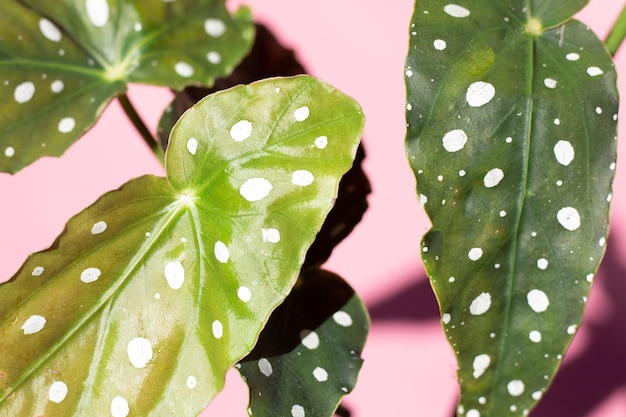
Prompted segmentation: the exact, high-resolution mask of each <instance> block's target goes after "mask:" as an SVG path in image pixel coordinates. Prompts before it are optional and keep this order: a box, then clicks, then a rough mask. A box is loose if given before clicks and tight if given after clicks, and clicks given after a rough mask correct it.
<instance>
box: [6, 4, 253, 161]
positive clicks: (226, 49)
mask: <svg viewBox="0 0 626 417" xmlns="http://www.w3.org/2000/svg"><path fill="white" fill-rule="evenodd" d="M253 33H254V25H253V24H252V22H251V17H250V13H249V11H248V9H246V8H242V9H240V10H239V11H237V12H236V13H235V14H234V15H232V16H231V15H230V14H229V13H228V11H227V10H226V8H225V6H224V1H223V0H222V1H220V0H201V1H197V0H196V1H181V0H179V1H176V2H166V1H162V0H147V1H146V0H143V1H139V0H87V1H83V0H81V1H79V0H62V1H55V2H49V1H44V0H5V2H4V3H3V6H2V13H1V14H0V171H1V172H11V173H14V172H16V171H18V170H20V169H21V168H23V167H24V166H26V165H28V164H31V163H32V162H34V161H35V160H37V159H38V158H40V157H42V156H46V155H49V156H59V155H61V154H62V153H63V152H64V151H65V150H66V149H67V148H68V147H69V146H70V145H71V144H72V143H73V142H74V141H76V140H77V139H78V138H79V137H80V136H81V135H82V134H83V133H84V132H85V131H86V130H88V129H89V128H90V127H91V126H92V125H93V124H94V123H95V122H96V120H97V119H98V117H99V116H100V114H101V113H102V111H103V110H104V108H105V107H106V106H107V104H108V103H109V101H110V100H111V99H112V98H114V97H115V96H117V95H120V94H122V93H124V92H125V91H126V88H127V84H128V83H131V82H132V83H142V84H152V85H159V86H168V87H171V88H175V89H182V88H183V87H185V86H186V85H212V84H213V81H214V79H215V78H216V77H219V76H224V75H227V74H229V73H230V72H231V71H232V69H233V67H234V66H235V65H236V64H237V63H238V62H239V61H240V60H241V59H242V57H243V56H244V55H245V53H246V52H247V51H248V49H249V47H250V45H251V43H252V40H253Z"/></svg>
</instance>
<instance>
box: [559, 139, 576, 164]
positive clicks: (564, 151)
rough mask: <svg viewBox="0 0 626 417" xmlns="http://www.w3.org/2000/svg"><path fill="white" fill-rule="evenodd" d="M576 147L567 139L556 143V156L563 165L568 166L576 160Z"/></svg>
mask: <svg viewBox="0 0 626 417" xmlns="http://www.w3.org/2000/svg"><path fill="white" fill-rule="evenodd" d="M574 155H575V152H574V147H573V146H572V144H571V143H570V142H568V141H566V140H560V141H558V142H557V143H556V145H554V157H555V158H556V160H557V161H558V162H559V164H561V165H563V166H568V165H569V164H570V163H571V162H572V161H573V160H574Z"/></svg>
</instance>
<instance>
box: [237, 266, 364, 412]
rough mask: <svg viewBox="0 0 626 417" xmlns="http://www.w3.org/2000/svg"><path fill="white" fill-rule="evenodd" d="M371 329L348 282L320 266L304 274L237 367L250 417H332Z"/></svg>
mask: <svg viewBox="0 0 626 417" xmlns="http://www.w3.org/2000/svg"><path fill="white" fill-rule="evenodd" d="M368 328H369V319H368V316H367V311H366V309H365V306H364V305H363V303H362V301H361V300H360V299H359V298H358V296H357V295H356V294H355V293H354V291H353V290H352V289H351V288H350V286H349V285H348V284H346V283H345V281H343V280H342V279H341V278H339V277H338V276H336V275H334V274H332V273H330V272H327V271H323V270H320V269H311V270H308V271H306V272H304V273H303V276H302V277H301V278H300V280H299V281H298V283H297V284H296V286H295V287H294V288H293V290H292V292H291V294H289V296H288V297H287V299H286V300H285V302H284V303H283V304H281V305H280V306H279V307H278V308H277V309H276V311H274V313H273V314H272V317H271V319H270V321H269V322H268V323H267V326H266V327H265V328H264V329H263V332H262V333H261V336H260V337H259V341H258V343H257V345H256V346H255V348H254V350H253V351H252V352H251V353H250V354H249V355H248V356H246V357H245V358H244V359H243V360H242V361H241V362H240V364H239V365H237V368H238V369H239V372H240V373H241V375H242V377H243V378H244V380H245V381H246V383H247V384H248V386H249V387H250V407H249V408H248V414H249V415H251V416H267V417H270V416H276V415H284V416H289V415H292V416H293V415H296V416H298V415H306V416H308V417H330V416H332V415H333V412H334V411H335V409H336V408H337V405H338V404H339V401H340V400H341V398H342V397H343V396H344V395H346V394H347V393H349V392H351V391H352V389H353V388H354V386H355V383H356V378H357V375H358V372H359V369H360V368H361V364H362V360H361V358H360V353H361V351H362V349H363V346H364V344H365V338H366V335H367V331H368Z"/></svg>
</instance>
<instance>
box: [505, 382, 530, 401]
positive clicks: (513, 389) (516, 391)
mask: <svg viewBox="0 0 626 417" xmlns="http://www.w3.org/2000/svg"><path fill="white" fill-rule="evenodd" d="M506 389H507V391H509V394H511V395H512V396H513V397H519V396H520V395H522V394H523V393H524V389H525V387H524V383H523V382H522V381H520V380H519V379H515V380H513V381H511V382H509V383H508V384H507V385H506Z"/></svg>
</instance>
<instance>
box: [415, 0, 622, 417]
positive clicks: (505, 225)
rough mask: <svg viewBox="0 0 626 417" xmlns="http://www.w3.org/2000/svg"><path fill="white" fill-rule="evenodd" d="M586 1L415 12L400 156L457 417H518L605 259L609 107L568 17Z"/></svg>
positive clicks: (577, 27) (486, 1) (480, 2)
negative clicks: (418, 215) (420, 221)
mask: <svg viewBox="0 0 626 417" xmlns="http://www.w3.org/2000/svg"><path fill="white" fill-rule="evenodd" d="M534 3H537V7H534ZM585 3H586V2H585V1H575V2H563V1H544V2H533V4H530V2H528V1H506V2H493V1H491V0H473V1H468V0H458V1H455V3H454V4H451V3H449V2H448V1H439V0H433V1H428V0H421V1H417V2H416V6H415V12H414V16H413V19H412V24H411V28H410V33H411V41H410V51H409V54H408V57H407V61H406V69H405V70H406V83H407V113H406V114H407V123H408V133H407V153H408V157H409V160H410V163H411V166H412V168H413V170H414V172H415V175H416V179H417V191H418V193H419V197H420V201H421V202H422V203H423V204H424V208H425V210H426V212H427V213H428V215H429V217H430V219H431V221H432V224H433V226H432V229H431V230H430V231H429V232H428V233H427V234H426V236H425V237H424V239H423V242H422V258H423V261H424V265H425V267H426V270H427V273H428V275H429V277H430V279H431V283H432V286H433V288H434V291H435V293H436V295H437V298H438V300H439V304H440V307H441V312H442V321H443V325H444V329H445V332H446V335H447V337H448V339H449V341H450V344H451V345H452V347H453V349H454V351H455V353H456V356H457V359H458V365H459V370H458V378H459V382H460V385H461V400H460V405H459V410H458V414H459V415H460V416H463V415H465V416H467V417H487V416H498V417H500V416H508V415H511V416H522V415H527V414H528V412H529V410H530V409H531V408H532V407H533V406H534V404H535V403H536V401H537V400H539V398H540V397H541V395H542V393H543V392H544V391H545V390H546V388H547V386H548V385H549V382H550V380H551V379H552V377H553V375H554V373H555V372H556V370H557V367H558V366H559V364H560V362H561V359H562V355H563V354H564V352H565V350H566V349H567V346H568V345H569V343H570V341H571V339H572V337H573V335H574V333H575V331H576V329H577V326H578V325H579V324H580V321H581V318H582V313H583V309H584V306H585V303H586V300H587V295H588V293H589V290H590V286H591V282H592V280H593V276H594V274H595V272H596V270H597V267H598V264H599V262H600V259H601V258H602V255H603V252H604V245H605V243H606V236H607V232H608V214H609V202H610V200H611V196H612V195H611V183H612V179H613V175H614V169H615V160H616V138H617V137H616V120H617V107H618V95H617V90H616V74H615V69H614V66H613V63H612V61H611V59H610V57H609V56H608V54H607V52H606V50H605V48H604V46H603V45H602V43H601V42H600V41H599V40H598V39H597V37H596V36H595V35H594V34H593V33H592V32H591V31H590V30H589V28H588V27H586V26H585V25H583V24H582V23H580V22H578V21H575V20H570V18H571V15H572V14H573V13H574V12H576V11H577V10H578V9H579V8H580V7H582V6H583V5H584V4H585Z"/></svg>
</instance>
